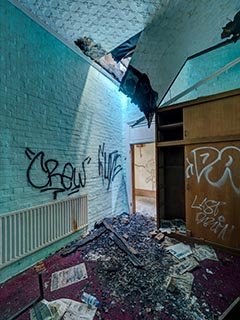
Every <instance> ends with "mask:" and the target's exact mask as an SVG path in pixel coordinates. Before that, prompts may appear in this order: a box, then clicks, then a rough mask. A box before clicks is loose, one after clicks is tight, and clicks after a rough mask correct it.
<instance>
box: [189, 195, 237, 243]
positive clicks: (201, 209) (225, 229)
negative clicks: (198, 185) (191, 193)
mask: <svg viewBox="0 0 240 320" xmlns="http://www.w3.org/2000/svg"><path fill="white" fill-rule="evenodd" d="M225 204H226V203H225V202H222V201H217V200H210V199H208V198H207V197H205V198H204V199H203V200H202V201H198V196H197V195H196V196H195V198H194V200H193V203H192V205H191V208H193V209H197V210H198V212H197V213H196V222H197V224H202V225H203V226H204V227H205V228H209V230H210V231H212V232H214V233H215V234H217V235H218V238H219V239H221V240H224V237H225V235H226V233H231V232H232V231H233V230H234V228H235V227H234V226H233V225H232V226H231V227H230V226H229V224H227V223H226V222H225V217H224V216H223V214H221V213H220V209H221V208H220V207H221V206H223V205H225Z"/></svg>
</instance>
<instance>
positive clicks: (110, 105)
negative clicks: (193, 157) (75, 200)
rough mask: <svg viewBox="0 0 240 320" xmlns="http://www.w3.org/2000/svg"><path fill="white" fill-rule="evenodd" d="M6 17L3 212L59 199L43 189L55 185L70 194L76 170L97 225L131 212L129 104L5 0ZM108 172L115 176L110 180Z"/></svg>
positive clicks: (1, 90) (0, 153)
mask: <svg viewBox="0 0 240 320" xmlns="http://www.w3.org/2000/svg"><path fill="white" fill-rule="evenodd" d="M0 21H1V22H0V23H1V34H0V41H1V42H0V44H1V48H2V52H1V86H0V99H1V103H0V109H1V117H0V136H1V139H0V164H1V165H0V180H1V183H0V213H6V212H10V211H14V210H18V209H22V208H27V207H31V206H35V205H39V204H43V203H48V202H52V201H53V200H54V199H53V198H54V192H53V191H52V190H49V191H43V190H44V187H49V186H50V182H51V184H52V187H56V188H57V187H59V188H63V189H64V188H65V190H64V191H63V192H59V193H58V194H57V199H63V198H66V197H69V195H68V194H69V193H70V191H69V190H67V188H68V187H69V186H70V185H71V184H74V180H73V178H70V177H72V175H73V172H74V173H75V175H74V176H75V177H76V181H79V174H80V175H81V178H82V185H84V187H82V186H80V190H79V192H78V193H75V194H72V195H70V196H76V195H78V194H86V193H87V194H88V199H89V223H90V226H92V225H93V223H94V222H95V221H97V220H100V219H101V218H103V216H108V215H114V214H119V213H121V212H122V211H126V210H127V208H126V191H125V190H126V188H125V183H124V178H123V177H124V175H125V173H124V167H125V164H124V161H125V155H124V152H125V151H124V150H125V147H124V145H123V143H124V139H123V110H124V109H126V108H127V105H129V101H128V100H127V99H126V98H125V97H124V96H123V95H122V94H121V92H119V90H118V87H117V86H116V85H115V84H114V83H113V82H111V81H110V80H109V79H107V78H106V77H105V76H103V75H102V74H101V73H99V72H98V71H97V70H96V69H94V68H93V67H91V66H90V65H89V64H88V63H87V62H86V61H85V60H83V59H82V58H81V57H80V56H78V55H77V54H76V53H74V52H73V51H71V50H70V49H69V48H67V47H66V46H64V45H63V44H62V43H61V42H59V41H58V40H57V39H55V38H54V37H53V36H52V35H50V34H49V33H48V32H47V31H45V30H44V29H42V28H41V27H40V26H38V25H37V24H36V23H35V22H33V21H32V20H31V19H29V18H28V17H27V16H25V15H24V14H23V13H22V12H21V11H19V10H18V9H16V8H15V7H14V6H12V5H11V4H10V3H9V2H8V1H6V0H3V1H1V4H0ZM99 146H101V148H100V149H99ZM99 151H100V152H99ZM38 153H39V154H38ZM37 154H38V157H37V159H36V161H35V162H34V163H33V164H32V166H31V167H29V166H30V163H31V159H33V157H34V156H36V155H37ZM104 156H105V157H106V159H107V161H106V167H104ZM109 157H110V158H109ZM30 158H31V159H30ZM109 159H110V161H108V160H109ZM99 160H100V161H99ZM46 161H47V162H46ZM99 165H100V171H101V172H100V175H99ZM64 166H65V169H64ZM28 168H30V169H29V177H30V178H29V177H27V172H28ZM54 168H55V169H54ZM122 168H123V169H122ZM104 169H106V170H109V171H108V176H109V175H110V174H112V176H113V175H114V174H116V176H115V178H114V181H112V182H111V183H110V184H108V179H105V178H104V176H103V172H104V171H103V170H104ZM121 169H122V170H121ZM74 170H75V171H74ZM84 173H85V174H84ZM30 182H31V183H30ZM31 184H32V185H31Z"/></svg>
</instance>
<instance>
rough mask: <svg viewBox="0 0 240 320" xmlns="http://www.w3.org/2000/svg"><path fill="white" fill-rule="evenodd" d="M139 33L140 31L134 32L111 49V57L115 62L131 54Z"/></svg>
mask: <svg viewBox="0 0 240 320" xmlns="http://www.w3.org/2000/svg"><path fill="white" fill-rule="evenodd" d="M141 33H142V31H141V32H139V33H137V34H135V35H134V36H133V37H131V38H130V39H128V40H127V41H125V42H123V43H122V44H120V46H118V47H116V48H115V49H113V50H112V51H111V54H112V57H113V59H114V60H115V61H116V62H119V61H121V60H122V59H123V58H128V57H130V56H132V54H133V52H134V50H135V48H136V45H137V42H138V39H139V37H140V35H141Z"/></svg>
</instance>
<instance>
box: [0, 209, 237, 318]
mask: <svg viewBox="0 0 240 320" xmlns="http://www.w3.org/2000/svg"><path fill="white" fill-rule="evenodd" d="M104 221H105V222H106V224H103V223H100V224H98V225H96V228H95V229H94V230H93V231H92V232H91V233H90V235H89V236H88V237H86V238H85V240H84V241H86V242H87V241H88V240H91V236H92V237H93V235H94V234H96V233H98V237H96V238H95V239H92V240H91V241H89V242H87V243H85V244H83V242H81V241H82V240H81V241H78V242H75V243H73V244H72V245H71V246H69V247H68V248H64V249H62V250H61V251H59V252H58V253H56V254H55V255H53V256H51V257H49V258H47V259H46V260H44V268H45V269H44V270H43V271H42V278H43V286H44V298H45V299H46V300H48V301H52V300H56V299H60V298H68V299H73V300H75V301H80V299H81V294H82V292H83V291H85V292H88V293H90V294H92V295H94V296H96V297H97V299H98V300H99V301H100V303H101V305H100V307H99V308H98V309H97V311H96V313H95V316H94V320H97V319H104V320H137V319H139V320H144V319H149V320H150V319H158V320H160V319H161V320H175V319H176V320H203V319H206V320H212V319H218V318H219V316H220V315H221V314H222V313H223V312H224V311H225V310H226V309H227V307H228V306H229V305H231V303H232V302H233V301H234V300H235V299H236V298H237V297H238V296H240V258H239V257H236V256H232V255H229V254H226V253H223V252H220V251H216V250H213V249H212V248H210V247H208V246H199V245H196V244H186V245H184V244H183V243H179V242H177V241H176V240H175V239H174V238H172V237H171V236H170V235H165V237H164V238H163V236H162V234H161V233H156V232H154V231H155V230H156V223H155V221H154V220H153V219H152V218H149V217H146V216H143V215H141V214H136V215H131V216H128V215H127V214H124V213H123V214H121V215H119V216H117V217H115V218H111V219H106V220H104ZM106 226H107V228H106ZM111 228H112V231H113V232H111ZM89 237H90V238H89ZM80 244H82V245H81V246H79V247H77V245H80ZM171 247H172V248H171ZM126 248H127V250H126ZM67 250H68V251H67ZM70 251H72V252H70ZM126 252H128V253H126ZM176 256H178V258H177V257H176ZM77 265H81V266H84V268H86V270H85V271H86V274H85V275H84V276H82V278H81V280H80V281H79V279H78V282H75V283H72V284H69V283H65V286H64V287H62V288H58V289H57V288H54V284H52V283H51V281H52V274H53V273H55V272H57V271H61V270H63V269H67V268H70V267H73V266H77ZM70 280H71V279H70ZM67 281H68V280H67ZM70 282H71V281H70ZM73 282H74V281H73ZM0 296H1V298H0V300H1V303H0V319H1V320H6V319H8V318H9V317H10V316H11V315H12V314H14V313H15V312H16V311H17V310H19V309H21V308H22V307H24V306H25V305H27V304H28V303H29V302H30V301H32V300H33V299H34V298H36V297H37V296H39V287H38V277H37V273H36V268H35V269H34V268H31V269H29V270H27V271H26V272H24V273H23V274H20V275H18V276H17V277H15V278H13V279H10V280H9V281H7V282H6V283H4V284H2V285H1V294H0ZM19 319H22V320H23V319H30V316H29V312H26V313H25V314H24V315H22V316H21V317H19Z"/></svg>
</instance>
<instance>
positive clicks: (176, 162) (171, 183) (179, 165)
mask: <svg viewBox="0 0 240 320" xmlns="http://www.w3.org/2000/svg"><path fill="white" fill-rule="evenodd" d="M163 157H164V188H165V193H164V197H165V199H164V203H165V216H164V219H168V220H171V219H182V220H185V187H184V148H183V147H179V146H177V147H176V146H174V147H167V148H164V152H163Z"/></svg>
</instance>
